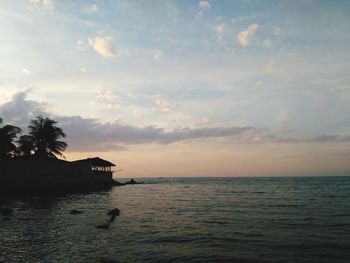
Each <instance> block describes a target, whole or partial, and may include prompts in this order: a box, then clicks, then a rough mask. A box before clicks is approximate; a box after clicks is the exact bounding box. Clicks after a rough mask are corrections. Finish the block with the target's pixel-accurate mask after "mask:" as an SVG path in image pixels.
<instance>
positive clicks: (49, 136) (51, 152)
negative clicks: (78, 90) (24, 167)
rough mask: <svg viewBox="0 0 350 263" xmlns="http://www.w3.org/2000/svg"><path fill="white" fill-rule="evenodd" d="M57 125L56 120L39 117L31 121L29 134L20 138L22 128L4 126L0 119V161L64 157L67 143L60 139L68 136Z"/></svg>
mask: <svg viewBox="0 0 350 263" xmlns="http://www.w3.org/2000/svg"><path fill="white" fill-rule="evenodd" d="M56 124H57V121H55V120H54V119H50V118H48V117H43V116H37V117H36V118H35V119H33V120H31V121H30V125H29V126H28V130H29V134H25V135H21V136H19V135H20V134H21V133H22V129H21V128H19V127H16V126H13V125H8V124H7V125H4V123H3V119H2V118H0V159H11V158H16V157H17V158H41V159H42V158H57V156H60V157H64V156H63V152H64V150H65V149H66V148H67V143H65V142H64V141H60V139H61V138H64V137H65V136H66V134H65V133H64V132H63V130H62V129H61V128H59V127H57V126H56ZM18 136H19V137H18Z"/></svg>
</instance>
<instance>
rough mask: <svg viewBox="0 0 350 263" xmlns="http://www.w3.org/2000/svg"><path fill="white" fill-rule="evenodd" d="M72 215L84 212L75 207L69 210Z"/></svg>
mask: <svg viewBox="0 0 350 263" xmlns="http://www.w3.org/2000/svg"><path fill="white" fill-rule="evenodd" d="M69 213H70V214H71V215H78V214H82V213H83V211H79V210H76V209H73V210H71V211H70V212H69Z"/></svg>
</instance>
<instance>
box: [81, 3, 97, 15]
mask: <svg viewBox="0 0 350 263" xmlns="http://www.w3.org/2000/svg"><path fill="white" fill-rule="evenodd" d="M97 10H98V7H97V5H96V4H89V5H87V6H86V7H84V9H83V12H84V13H87V14H92V13H95V12H97Z"/></svg>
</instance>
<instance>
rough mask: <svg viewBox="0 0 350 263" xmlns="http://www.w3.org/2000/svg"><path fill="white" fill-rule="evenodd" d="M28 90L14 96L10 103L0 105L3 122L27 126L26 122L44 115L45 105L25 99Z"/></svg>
mask: <svg viewBox="0 0 350 263" xmlns="http://www.w3.org/2000/svg"><path fill="white" fill-rule="evenodd" d="M28 92H29V89H27V90H24V91H20V92H18V93H16V94H14V95H13V96H12V98H11V100H10V101H8V102H5V103H3V104H0V116H1V117H2V118H3V119H4V121H6V122H8V123H11V124H13V125H18V126H27V125H28V120H29V119H32V118H33V117H35V116H38V115H40V114H46V113H45V104H43V103H39V102H36V101H33V100H28V99H27V94H28Z"/></svg>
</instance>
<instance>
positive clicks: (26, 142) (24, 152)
mask: <svg viewBox="0 0 350 263" xmlns="http://www.w3.org/2000/svg"><path fill="white" fill-rule="evenodd" d="M17 145H18V147H17V150H16V152H17V154H18V155H20V156H25V157H28V156H30V155H32V153H34V151H35V146H34V141H33V137H32V136H30V135H22V136H21V137H19V139H18V141H17Z"/></svg>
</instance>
